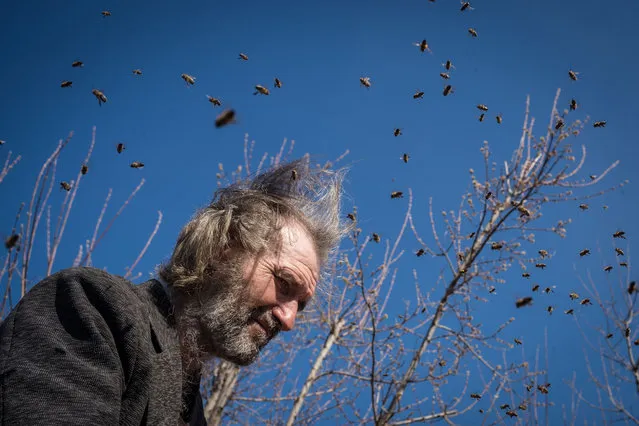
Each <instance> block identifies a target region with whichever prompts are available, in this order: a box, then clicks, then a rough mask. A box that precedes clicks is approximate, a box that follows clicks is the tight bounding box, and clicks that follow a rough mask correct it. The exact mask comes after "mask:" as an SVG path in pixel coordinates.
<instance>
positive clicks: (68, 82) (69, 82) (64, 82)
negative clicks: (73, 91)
mask: <svg viewBox="0 0 639 426" xmlns="http://www.w3.org/2000/svg"><path fill="white" fill-rule="evenodd" d="M72 84H73V82H72V81H68V80H64V81H63V82H62V83H60V87H71V85H72Z"/></svg>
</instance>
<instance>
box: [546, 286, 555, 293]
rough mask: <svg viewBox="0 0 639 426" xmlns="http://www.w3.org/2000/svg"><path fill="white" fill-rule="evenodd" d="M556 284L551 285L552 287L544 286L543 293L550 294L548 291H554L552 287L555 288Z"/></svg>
mask: <svg viewBox="0 0 639 426" xmlns="http://www.w3.org/2000/svg"><path fill="white" fill-rule="evenodd" d="M555 287H556V286H552V287H546V288H545V289H544V293H546V294H550V293H554V291H553V288H555Z"/></svg>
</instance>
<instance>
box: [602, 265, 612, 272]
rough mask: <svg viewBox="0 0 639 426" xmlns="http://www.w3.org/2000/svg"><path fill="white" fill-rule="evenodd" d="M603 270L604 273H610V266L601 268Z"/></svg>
mask: <svg viewBox="0 0 639 426" xmlns="http://www.w3.org/2000/svg"><path fill="white" fill-rule="evenodd" d="M603 270H604V271H605V272H610V271H612V265H608V266H606V267H605V268H603Z"/></svg>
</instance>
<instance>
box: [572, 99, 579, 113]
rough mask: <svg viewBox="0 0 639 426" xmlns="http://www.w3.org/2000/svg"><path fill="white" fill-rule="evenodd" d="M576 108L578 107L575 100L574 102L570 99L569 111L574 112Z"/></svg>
mask: <svg viewBox="0 0 639 426" xmlns="http://www.w3.org/2000/svg"><path fill="white" fill-rule="evenodd" d="M578 106H579V105H578V104H577V101H576V100H574V99H571V100H570V110H571V111H574V110H576V109H577V107H578Z"/></svg>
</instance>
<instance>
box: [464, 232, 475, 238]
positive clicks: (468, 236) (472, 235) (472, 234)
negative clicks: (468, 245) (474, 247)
mask: <svg viewBox="0 0 639 426" xmlns="http://www.w3.org/2000/svg"><path fill="white" fill-rule="evenodd" d="M474 236H475V233H474V232H471V233H470V234H468V235H467V236H466V239H467V240H470V239H471V238H473V237H474Z"/></svg>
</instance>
